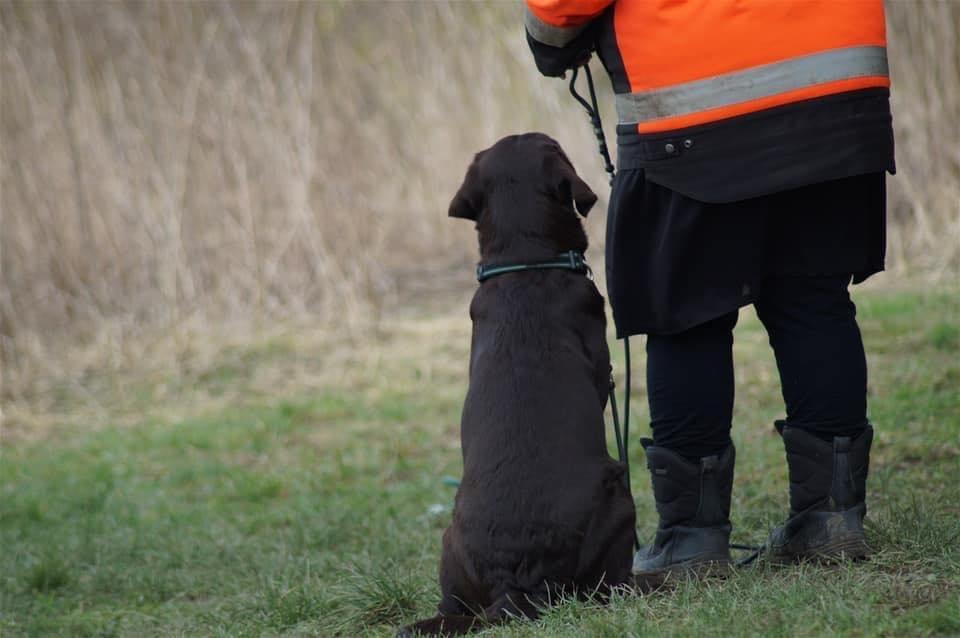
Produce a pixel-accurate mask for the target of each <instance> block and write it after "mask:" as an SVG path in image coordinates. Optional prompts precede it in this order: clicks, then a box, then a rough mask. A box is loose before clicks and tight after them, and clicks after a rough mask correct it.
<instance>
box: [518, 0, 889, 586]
mask: <svg viewBox="0 0 960 638" xmlns="http://www.w3.org/2000/svg"><path fill="white" fill-rule="evenodd" d="M525 25H526V33H527V40H528V43H529V45H530V48H531V50H532V52H533V56H534V60H535V63H536V65H537V68H538V69H539V70H540V72H541V73H543V74H544V75H546V76H562V75H563V74H564V73H565V71H567V70H568V69H571V68H574V67H576V66H578V65H580V64H583V63H584V62H585V61H587V60H589V58H590V56H591V54H592V53H594V52H596V53H597V54H598V56H599V57H600V60H601V62H602V63H603V66H604V68H605V69H606V71H607V73H608V74H609V76H610V80H611V83H612V85H613V90H614V93H615V94H616V97H615V99H616V107H617V114H618V118H619V122H618V125H617V147H618V153H617V164H618V171H617V175H616V179H615V182H614V186H613V192H612V194H611V198H610V206H609V211H608V217H607V244H606V268H607V286H608V296H609V299H610V303H611V306H612V308H613V316H614V322H615V325H616V330H617V336H618V337H620V338H622V337H626V336H629V335H637V334H645V335H647V344H646V348H647V389H648V401H649V405H650V417H651V429H652V434H653V438H652V439H644V440H643V441H642V443H643V446H644V448H645V451H646V456H647V466H648V469H649V470H650V474H651V481H652V485H653V494H654V498H655V500H656V506H657V512H658V514H659V523H658V527H657V532H656V535H655V538H654V540H653V542H652V544H650V545H648V546H646V547H643V548H641V550H640V551H639V552H637V554H636V557H635V559H634V566H633V571H634V574H635V575H637V576H638V577H644V576H654V575H656V576H662V575H663V574H664V573H677V572H679V573H689V572H695V573H703V572H706V571H709V570H713V569H716V568H721V569H726V568H728V567H729V565H730V564H731V559H730V552H729V547H728V545H729V537H730V529H731V527H730V520H729V514H730V499H731V490H732V484H733V472H734V460H735V450H734V446H733V443H732V441H731V439H730V430H731V426H732V413H733V402H734V377H733V356H732V345H733V329H734V326H735V325H736V322H737V316H738V309H739V308H740V307H742V306H746V305H750V304H752V305H753V306H754V308H755V309H756V312H757V315H758V316H759V318H760V321H761V322H762V323H763V325H764V327H765V329H766V331H767V333H768V335H769V340H770V345H771V346H772V348H773V351H774V355H775V357H776V362H777V368H778V370H779V374H780V382H781V388H782V393H783V399H784V403H785V408H786V417H785V419H783V420H780V421H777V423H776V424H775V425H776V428H777V431H778V432H779V433H780V435H781V437H782V439H783V443H784V447H785V450H786V459H787V464H788V469H789V476H790V488H789V495H790V514H789V516H788V518H787V520H786V522H785V523H784V524H783V525H781V526H780V527H778V528H776V529H774V530H773V532H772V533H771V534H770V537H769V539H768V543H767V555H768V557H769V558H771V559H773V560H776V561H794V560H799V559H809V558H818V559H829V560H836V559H844V558H861V557H864V556H866V555H867V554H868V552H869V548H868V546H867V543H866V539H865V535H864V530H863V517H864V516H865V514H866V480H867V470H868V462H869V455H870V447H871V442H872V439H873V428H872V426H871V424H870V423H869V421H868V419H867V401H866V395H867V364H866V357H865V354H864V348H863V342H862V339H861V336H860V330H859V327H858V325H857V321H856V308H855V306H854V304H853V302H852V301H851V299H850V295H849V292H848V287H849V285H850V284H851V282H852V283H859V282H862V281H864V280H865V279H867V278H868V277H870V276H871V275H873V274H875V273H877V272H879V271H881V270H883V268H884V255H885V244H886V185H885V173H886V172H889V173H891V174H893V173H894V172H895V163H894V141H893V129H892V118H891V113H890V103H889V97H890V96H889V87H890V80H889V73H888V67H887V53H886V30H885V18H884V7H883V2H882V0H615V1H612V0H527V2H526V20H525Z"/></svg>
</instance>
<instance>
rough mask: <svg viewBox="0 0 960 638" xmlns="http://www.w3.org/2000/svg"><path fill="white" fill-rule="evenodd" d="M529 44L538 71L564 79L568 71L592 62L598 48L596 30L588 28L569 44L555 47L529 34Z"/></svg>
mask: <svg viewBox="0 0 960 638" xmlns="http://www.w3.org/2000/svg"><path fill="white" fill-rule="evenodd" d="M527 44H529V45H530V51H531V52H532V53H533V60H534V62H536V64H537V70H538V71H540V73H542V74H543V75H546V76H547V77H552V78H562V77H563V76H564V75H565V74H566V72H567V70H568V69H575V68H577V67H579V66H582V65H584V64H586V63H587V62H589V61H590V55H591V54H592V53H593V50H594V48H595V46H596V42H595V40H594V29H593V28H592V26H591V27H587V28H586V29H584V30H583V32H582V33H580V34H579V35H578V36H577V37H576V38H574V39H573V40H572V41H571V42H570V43H569V44H566V45H564V46H562V47H553V46H550V45H549V44H543V43H542V42H537V41H536V40H534V39H533V38H532V37H530V34H529V33H528V34H527Z"/></svg>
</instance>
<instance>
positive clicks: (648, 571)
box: [633, 439, 736, 583]
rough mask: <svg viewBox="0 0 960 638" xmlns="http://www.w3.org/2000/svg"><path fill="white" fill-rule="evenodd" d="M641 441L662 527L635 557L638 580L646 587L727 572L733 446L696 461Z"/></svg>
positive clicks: (734, 452)
mask: <svg viewBox="0 0 960 638" xmlns="http://www.w3.org/2000/svg"><path fill="white" fill-rule="evenodd" d="M642 443H643V447H644V448H645V449H646V452H647V469H649V470H650V476H651V479H652V482H653V496H654V498H655V499H656V503H657V513H658V514H659V515H660V523H659V525H658V526H657V533H656V536H655V537H654V540H653V545H649V546H647V547H642V548H641V549H640V551H638V552H637V554H636V556H634V560H633V575H634V578H635V579H636V581H637V582H638V583H642V582H643V581H644V580H656V579H658V578H659V579H662V578H664V577H668V576H673V575H683V576H706V575H723V574H726V573H727V572H729V570H730V566H731V561H730V494H731V491H732V488H733V464H734V460H735V458H736V451H735V450H734V447H733V445H730V446H729V447H728V448H727V449H726V450H724V451H723V453H721V454H719V455H715V456H707V457H704V458H702V459H700V462H699V463H692V462H690V461H688V460H687V459H685V458H683V457H682V456H680V455H678V454H676V453H674V452H672V451H670V450H668V449H666V448H662V447H657V446H655V445H653V442H652V441H650V440H649V439H643V440H642Z"/></svg>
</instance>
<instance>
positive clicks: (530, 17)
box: [523, 7, 589, 47]
mask: <svg viewBox="0 0 960 638" xmlns="http://www.w3.org/2000/svg"><path fill="white" fill-rule="evenodd" d="M523 23H524V26H526V27H527V33H529V34H530V37H531V38H533V39H534V40H536V41H537V42H540V43H542V44H548V45H550V46H552V47H562V46H564V45H566V44H569V43H570V42H572V41H573V39H574V38H575V37H577V36H578V35H580V32H581V31H583V30H584V29H585V28H587V24H589V23H587V22H585V23H584V24H582V25H580V26H576V27H555V26H553V25H552V24H547V23H546V22H544V21H543V20H541V19H540V18H538V17H537V16H536V15H535V14H534V13H533V12H532V11H530V7H527V12H526V15H525V16H524V19H523Z"/></svg>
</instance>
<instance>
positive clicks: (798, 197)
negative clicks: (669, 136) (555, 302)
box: [606, 169, 886, 337]
mask: <svg viewBox="0 0 960 638" xmlns="http://www.w3.org/2000/svg"><path fill="white" fill-rule="evenodd" d="M885 178H886V176H885V175H884V174H883V173H870V174H867V175H859V176H856V177H848V178H844V179H839V180H834V181H830V182H822V183H818V184H811V185H809V186H804V187H802V188H797V189H793V190H789V191H783V192H780V193H774V194H772V195H765V196H763V197H758V198H755V199H749V200H743V201H739V202H731V203H726V204H709V203H705V202H700V201H697V200H694V199H691V198H689V197H686V196H684V195H681V194H679V193H677V192H675V191H672V190H670V189H668V188H666V187H663V186H660V185H658V184H654V183H653V182H650V181H648V180H646V179H645V177H644V171H643V170H641V169H635V170H621V171H620V172H619V173H618V174H617V178H616V181H615V183H614V187H613V193H612V195H611V198H610V208H609V211H608V216H607V248H606V267H607V289H608V295H609V297H610V304H611V306H612V307H613V316H614V321H615V323H616V327H617V336H618V337H624V336H628V335H634V334H672V333H676V332H681V331H683V330H686V329H687V328H691V327H693V326H696V325H699V324H701V323H703V322H705V321H709V320H710V319H713V318H715V317H719V316H720V315H723V314H726V313H728V312H730V311H732V310H734V309H736V308H739V307H741V306H745V305H748V304H751V303H753V300H754V299H756V298H757V296H758V295H759V294H761V291H762V290H763V287H764V286H766V285H774V281H775V279H776V278H777V277H781V276H791V275H793V276H798V275H799V276H803V275H818V274H821V275H826V274H829V275H837V274H849V275H850V276H851V277H852V279H853V281H854V283H859V282H861V281H863V280H865V279H866V278H867V277H869V276H870V275H872V274H874V273H876V272H879V271H881V270H883V266H884V255H885V252H886V182H885Z"/></svg>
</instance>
